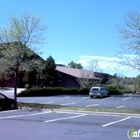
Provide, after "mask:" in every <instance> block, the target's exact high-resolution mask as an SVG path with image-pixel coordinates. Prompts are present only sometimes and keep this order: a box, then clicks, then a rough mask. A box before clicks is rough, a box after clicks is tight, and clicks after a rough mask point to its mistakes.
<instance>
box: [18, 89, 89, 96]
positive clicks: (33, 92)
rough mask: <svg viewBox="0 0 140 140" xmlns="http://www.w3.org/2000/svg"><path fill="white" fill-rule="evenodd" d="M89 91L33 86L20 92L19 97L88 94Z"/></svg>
mask: <svg viewBox="0 0 140 140" xmlns="http://www.w3.org/2000/svg"><path fill="white" fill-rule="evenodd" d="M88 93H89V89H78V88H63V87H46V88H31V89H27V90H24V91H22V92H21V93H19V94H18V97H31V96H53V95H88Z"/></svg>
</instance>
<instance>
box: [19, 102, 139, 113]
mask: <svg viewBox="0 0 140 140" xmlns="http://www.w3.org/2000/svg"><path fill="white" fill-rule="evenodd" d="M18 108H19V109H20V108H30V109H34V110H42V109H51V110H55V109H62V110H74V111H91V112H109V113H130V114H140V109H125V108H123V109H122V108H100V107H77V106H61V105H51V104H50V105H48V104H47V105H46V104H35V103H18Z"/></svg>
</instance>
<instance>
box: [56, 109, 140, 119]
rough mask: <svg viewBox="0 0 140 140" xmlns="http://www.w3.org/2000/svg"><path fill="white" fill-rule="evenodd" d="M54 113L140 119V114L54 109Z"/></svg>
mask: <svg viewBox="0 0 140 140" xmlns="http://www.w3.org/2000/svg"><path fill="white" fill-rule="evenodd" d="M54 111H56V112H57V111H58V112H59V111H62V112H74V113H83V114H90V115H95V114H96V115H103V116H105V115H106V116H131V117H140V114H130V113H115V112H93V111H81V110H79V111H77V110H61V109H54Z"/></svg>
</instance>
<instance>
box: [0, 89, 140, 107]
mask: <svg viewBox="0 0 140 140" xmlns="http://www.w3.org/2000/svg"><path fill="white" fill-rule="evenodd" d="M22 90H25V89H18V90H17V93H19V92H21V91H22ZM0 92H2V93H3V94H5V95H7V96H8V97H10V98H14V89H12V88H11V89H10V90H1V91H0ZM17 101H18V102H23V103H39V104H52V105H67V106H81V107H87V108H88V107H102V108H103V107H105V108H130V109H140V96H135V95H132V94H129V95H124V96H110V97H107V98H102V99H100V98H94V99H90V97H89V96H88V95H87V96H86V95H84V96H80V95H75V96H69V95H60V96H47V97H18V98H17Z"/></svg>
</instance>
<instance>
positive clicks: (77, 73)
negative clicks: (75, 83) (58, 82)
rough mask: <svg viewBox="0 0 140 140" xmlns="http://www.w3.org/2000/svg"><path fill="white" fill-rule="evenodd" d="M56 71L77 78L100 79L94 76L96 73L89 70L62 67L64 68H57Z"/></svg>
mask: <svg viewBox="0 0 140 140" xmlns="http://www.w3.org/2000/svg"><path fill="white" fill-rule="evenodd" d="M56 70H57V71H59V72H61V73H64V74H68V75H70V76H73V77H76V78H86V79H99V78H97V77H95V76H94V72H91V71H88V70H82V69H75V68H69V67H62V66H56Z"/></svg>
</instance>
